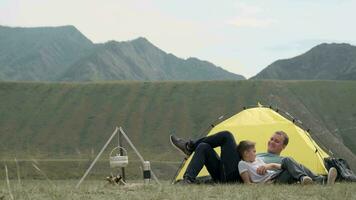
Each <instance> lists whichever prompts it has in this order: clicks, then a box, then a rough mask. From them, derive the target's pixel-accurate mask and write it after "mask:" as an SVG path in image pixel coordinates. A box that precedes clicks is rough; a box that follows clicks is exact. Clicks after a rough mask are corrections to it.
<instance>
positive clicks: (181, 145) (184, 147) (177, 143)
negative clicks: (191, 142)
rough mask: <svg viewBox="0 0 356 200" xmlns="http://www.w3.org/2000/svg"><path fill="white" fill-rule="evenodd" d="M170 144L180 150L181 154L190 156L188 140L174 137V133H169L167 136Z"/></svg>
mask: <svg viewBox="0 0 356 200" xmlns="http://www.w3.org/2000/svg"><path fill="white" fill-rule="evenodd" d="M169 139H170V141H171V144H172V145H173V146H174V147H175V148H176V149H178V150H179V151H181V152H182V153H183V154H185V155H187V156H190V155H191V154H192V152H191V151H189V149H188V142H187V141H185V140H183V139H181V138H178V137H176V136H175V135H171V136H170V137H169Z"/></svg>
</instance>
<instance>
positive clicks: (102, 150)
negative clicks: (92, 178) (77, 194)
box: [75, 127, 118, 188]
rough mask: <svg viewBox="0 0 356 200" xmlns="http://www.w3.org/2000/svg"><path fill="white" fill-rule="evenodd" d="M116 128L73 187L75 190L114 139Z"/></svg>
mask: <svg viewBox="0 0 356 200" xmlns="http://www.w3.org/2000/svg"><path fill="white" fill-rule="evenodd" d="M117 131H118V128H117V127H116V128H115V131H114V132H113V133H112V135H111V136H110V138H109V139H108V141H107V142H106V143H105V145H104V146H103V148H101V150H100V152H99V154H98V155H97V156H96V158H95V159H94V161H93V162H92V163H91V164H90V166H89V168H88V169H87V171H86V172H85V173H84V175H83V177H82V178H81V179H80V181H79V182H78V184H77V185H76V186H75V188H79V186H80V184H81V183H82V182H83V180H84V179H85V177H87V175H88V174H89V172H90V170H91V169H92V168H93V166H94V165H95V163H96V161H98V159H99V157H100V156H101V154H102V153H103V152H104V150H105V149H106V147H107V146H108V145H109V143H110V142H111V140H112V139H113V138H114V136H115V134H116V133H117Z"/></svg>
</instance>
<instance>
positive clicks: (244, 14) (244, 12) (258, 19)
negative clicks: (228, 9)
mask: <svg viewBox="0 0 356 200" xmlns="http://www.w3.org/2000/svg"><path fill="white" fill-rule="evenodd" d="M234 7H235V10H236V13H237V15H236V16H235V17H232V18H230V19H228V20H226V21H225V23H226V24H228V25H233V26H235V27H239V28H241V27H247V28H266V27H270V26H271V25H273V24H274V23H276V22H277V21H276V20H274V19H271V18H268V17H266V16H265V14H264V9H262V7H261V6H258V5H250V4H247V3H244V2H240V1H238V2H235V4H234Z"/></svg>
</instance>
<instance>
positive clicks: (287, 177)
mask: <svg viewBox="0 0 356 200" xmlns="http://www.w3.org/2000/svg"><path fill="white" fill-rule="evenodd" d="M170 140H171V143H172V145H173V146H174V147H176V148H177V149H178V150H180V151H182V152H183V153H184V154H185V155H187V156H189V155H191V154H192V152H195V153H194V156H193V158H192V160H191V161H190V163H189V165H188V167H187V170H186V171H185V173H184V175H183V182H184V183H194V182H195V179H196V177H197V175H198V174H199V172H200V170H201V169H202V168H203V166H206V168H207V170H208V172H209V174H210V175H211V177H212V179H213V181H215V182H222V183H225V182H242V181H241V177H240V174H239V171H238V163H239V162H240V160H241V157H240V155H239V153H238V151H237V150H236V148H237V145H236V141H235V138H234V136H233V135H232V134H231V133H230V132H228V131H223V132H219V133H216V134H214V135H210V136H207V137H203V138H200V139H198V140H196V141H193V140H190V141H185V140H183V139H180V138H177V137H176V136H174V135H171V136H170ZM288 142H289V137H288V135H287V134H286V133H285V132H283V131H276V132H275V133H274V134H273V135H272V136H271V138H270V140H269V141H268V146H267V152H266V153H259V154H257V157H258V158H260V159H261V160H263V162H265V163H267V164H268V163H279V164H282V161H283V163H284V166H288V167H289V166H295V165H296V164H297V165H299V167H300V168H302V169H303V170H304V171H305V173H306V176H308V177H310V178H311V179H312V180H316V181H317V182H321V183H324V182H325V181H326V180H327V179H326V178H325V177H323V176H318V175H316V174H314V173H313V172H311V171H310V170H309V169H308V168H306V167H304V166H303V165H300V164H298V163H296V162H295V161H294V160H293V159H292V158H283V157H281V156H280V154H281V152H282V151H283V149H285V148H286V146H287V145H288ZM215 147H220V148H221V154H220V157H219V156H218V155H217V153H216V152H215V151H214V148H215ZM266 171H267V169H266V168H265V167H264V166H261V167H259V168H258V169H257V173H259V174H265V173H266ZM332 176H336V175H334V174H332ZM331 178H334V177H331ZM335 178H336V177H335ZM305 180H306V181H308V182H310V181H309V180H310V179H305ZM298 181H301V180H296V179H295V178H293V176H292V175H291V174H290V173H289V172H288V170H283V169H282V170H281V171H280V172H278V178H276V182H277V183H295V182H298Z"/></svg>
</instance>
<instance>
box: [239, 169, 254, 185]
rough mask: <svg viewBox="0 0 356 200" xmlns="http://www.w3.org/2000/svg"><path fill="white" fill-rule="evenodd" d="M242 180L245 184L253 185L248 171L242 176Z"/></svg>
mask: <svg viewBox="0 0 356 200" xmlns="http://www.w3.org/2000/svg"><path fill="white" fill-rule="evenodd" d="M240 176H241V178H242V180H243V182H244V183H247V184H251V183H252V182H251V178H250V174H249V173H248V171H245V172H242V173H241V174H240Z"/></svg>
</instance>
